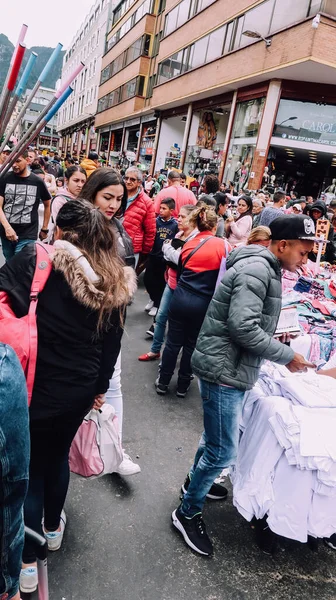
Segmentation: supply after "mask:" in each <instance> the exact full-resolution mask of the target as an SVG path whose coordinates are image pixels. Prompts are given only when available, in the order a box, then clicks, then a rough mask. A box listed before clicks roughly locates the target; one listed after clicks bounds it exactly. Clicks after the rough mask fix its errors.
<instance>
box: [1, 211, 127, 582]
mask: <svg viewBox="0 0 336 600" xmlns="http://www.w3.org/2000/svg"><path fill="white" fill-rule="evenodd" d="M55 240H56V241H55V244H54V247H55V252H54V254H53V255H52V257H51V260H52V271H51V274H50V276H49V278H48V281H47V283H46V286H45V288H44V290H43V291H42V292H41V293H40V296H39V302H38V307H37V331H38V354H37V365H36V375H35V382H34V387H33V394H32V401H31V406H30V440H31V459H30V473H29V477H30V481H29V490H28V495H27V498H26V502H25V507H24V514H25V524H26V525H28V526H29V527H31V529H33V530H35V531H38V532H40V533H41V534H42V527H41V521H42V516H43V514H44V525H43V533H44V535H45V536H46V538H47V541H48V547H49V549H50V550H58V549H59V548H60V546H61V543H62V538H63V532H64V527H65V522H66V518H65V513H64V511H63V506H64V501H65V498H66V495H67V490H68V485H69V464H68V456H69V449H70V445H71V442H72V440H73V438H74V436H75V434H76V432H77V429H78V427H79V426H80V424H81V422H82V420H83V418H84V416H85V415H86V413H87V412H88V411H89V410H90V409H91V408H92V407H93V408H96V409H99V408H100V407H101V405H102V404H103V403H104V401H105V399H104V395H105V393H106V391H107V389H108V386H109V380H110V378H111V376H112V373H113V369H114V366H115V363H116V360H117V357H118V354H119V352H120V342H121V337H122V332H123V315H124V311H125V306H126V305H127V303H128V302H129V297H130V296H129V291H128V287H127V283H126V278H125V276H124V269H123V264H122V262H121V260H120V258H119V256H118V254H117V250H116V241H115V237H114V235H113V232H112V231H111V228H110V227H109V225H108V223H107V221H106V219H105V218H104V216H103V215H102V214H101V213H100V211H98V210H96V209H95V208H93V207H92V205H91V204H89V203H88V202H84V201H78V200H73V201H71V202H67V203H66V204H65V205H64V206H63V207H62V208H61V210H60V212H59V213H58V216H57V220H56V232H55ZM35 265H36V249H35V244H29V245H27V246H26V247H25V248H24V251H22V252H20V253H19V254H17V255H16V256H15V257H14V258H13V259H12V260H11V261H9V262H8V263H7V264H6V265H5V266H4V267H3V268H2V269H1V270H0V290H1V291H5V292H7V294H8V296H9V297H10V300H11V305H12V308H13V310H14V312H15V314H16V316H17V317H21V316H23V315H26V314H27V313H28V310H29V304H30V289H31V283H32V279H33V274H34V271H35ZM20 586H21V591H23V592H33V591H34V590H35V589H36V587H37V571H36V555H35V551H34V548H33V547H32V546H31V545H30V544H29V543H27V542H26V543H25V547H24V552H23V569H22V571H21V576H20Z"/></svg>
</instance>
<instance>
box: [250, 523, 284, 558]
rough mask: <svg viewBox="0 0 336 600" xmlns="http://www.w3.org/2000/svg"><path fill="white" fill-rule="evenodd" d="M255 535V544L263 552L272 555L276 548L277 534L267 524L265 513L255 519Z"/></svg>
mask: <svg viewBox="0 0 336 600" xmlns="http://www.w3.org/2000/svg"><path fill="white" fill-rule="evenodd" d="M254 531H255V536H256V542H257V546H259V548H260V550H262V551H263V553H264V554H268V555H269V556H272V555H273V554H275V552H276V549H277V542H278V538H277V535H276V534H275V533H274V532H273V531H271V529H270V528H269V526H268V525H267V515H266V516H265V517H263V518H262V519H256V521H255V529H254Z"/></svg>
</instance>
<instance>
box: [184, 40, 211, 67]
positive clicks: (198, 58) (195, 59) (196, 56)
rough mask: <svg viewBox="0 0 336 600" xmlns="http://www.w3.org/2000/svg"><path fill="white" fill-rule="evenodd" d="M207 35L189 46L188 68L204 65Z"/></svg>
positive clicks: (207, 41)
mask: <svg viewBox="0 0 336 600" xmlns="http://www.w3.org/2000/svg"><path fill="white" fill-rule="evenodd" d="M209 37H210V36H206V37H204V38H201V39H200V40H198V41H197V42H195V44H193V45H192V46H191V48H190V57H189V61H188V62H189V65H188V68H189V69H195V68H196V67H200V66H201V65H204V63H205V62H206V60H205V59H206V54H207V49H208V43H209Z"/></svg>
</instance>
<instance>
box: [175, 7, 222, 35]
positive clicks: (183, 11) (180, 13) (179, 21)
mask: <svg viewBox="0 0 336 600" xmlns="http://www.w3.org/2000/svg"><path fill="white" fill-rule="evenodd" d="M213 2H215V0H182V2H180V3H179V4H178V5H177V6H175V7H174V8H173V9H172V10H171V11H170V12H169V13H168V14H167V15H166V21H165V28H164V35H165V36H166V35H169V34H170V33H172V32H173V31H175V29H177V28H178V27H181V25H184V23H186V22H187V21H188V19H190V18H192V17H194V16H195V15H197V14H198V13H199V12H201V10H204V9H205V8H207V7H208V6H210V4H213Z"/></svg>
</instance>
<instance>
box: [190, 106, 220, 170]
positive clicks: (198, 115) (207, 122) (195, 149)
mask: <svg viewBox="0 0 336 600" xmlns="http://www.w3.org/2000/svg"><path fill="white" fill-rule="evenodd" d="M229 111H230V105H224V106H217V107H215V108H213V109H212V110H210V109H206V108H205V109H204V110H200V111H195V112H194V114H193V117H192V121H191V127H190V134H189V140H188V148H187V156H186V164H185V171H186V172H187V173H188V174H189V175H191V174H192V175H195V176H196V177H203V176H204V174H206V172H211V173H215V174H216V175H218V174H219V170H220V166H221V163H222V160H223V150H224V141H225V136H226V131H227V126H228V118H229Z"/></svg>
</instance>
